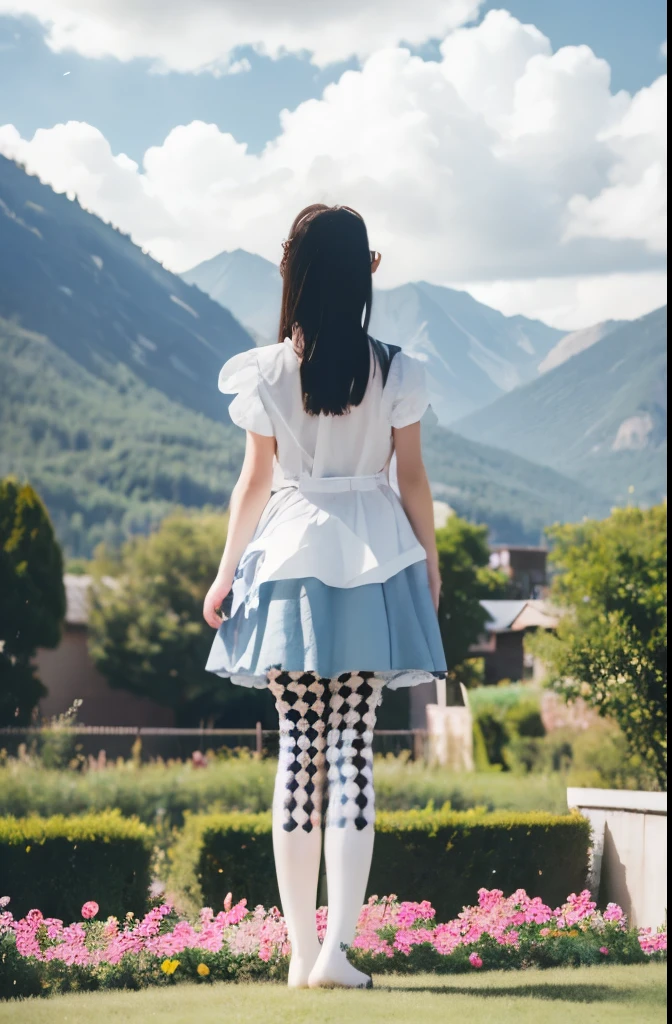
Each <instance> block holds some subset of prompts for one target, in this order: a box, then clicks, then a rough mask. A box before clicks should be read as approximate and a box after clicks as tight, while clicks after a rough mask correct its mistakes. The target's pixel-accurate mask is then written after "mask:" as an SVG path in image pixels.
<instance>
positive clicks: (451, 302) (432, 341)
mask: <svg viewBox="0 0 672 1024" xmlns="http://www.w3.org/2000/svg"><path fill="white" fill-rule="evenodd" d="M182 276H183V278H184V280H185V281H188V282H189V283H190V284H194V285H197V286H198V287H199V288H201V289H202V290H203V291H205V292H207V294H208V295H210V296H211V297H212V298H213V299H216V300H217V301H218V302H221V303H222V304H223V305H225V306H227V308H229V309H230V310H231V311H232V312H233V314H234V316H236V317H237V318H238V319H239V320H240V321H241V323H243V324H245V326H246V327H247V328H248V330H250V331H251V332H252V333H253V334H254V335H255V337H257V338H259V339H260V340H261V342H262V343H265V342H266V341H272V340H274V339H275V335H276V332H277V329H278V316H279V311H280V295H281V282H280V276H279V274H278V268H277V267H276V266H275V264H274V263H270V262H269V261H268V260H264V259H262V257H260V256H253V255H251V254H250V253H247V252H244V251H243V250H242V249H237V250H236V251H235V252H230V253H229V252H223V253H220V255H219V256H215V257H214V258H213V259H211V260H207V261H206V262H205V263H201V264H199V265H198V266H197V267H193V268H192V269H191V270H188V271H186V273H184V274H183V275H182ZM371 333H372V334H374V335H375V336H376V337H378V338H381V339H382V340H383V341H387V342H390V343H392V344H394V345H400V346H401V347H402V348H403V349H405V350H406V351H407V352H412V353H413V354H414V355H416V356H418V357H419V358H420V359H422V360H423V361H424V362H425V363H426V365H427V371H428V380H429V382H430V389H431V394H432V404H433V408H434V411H435V412H436V414H437V416H438V418H439V421H440V422H441V423H442V424H444V425H448V424H450V423H452V422H453V421H454V420H457V419H459V418H460V417H462V416H465V415H467V414H468V413H469V412H471V411H473V410H475V409H479V408H481V406H483V405H487V404H488V403H489V402H491V401H493V400H494V399H495V398H497V397H498V396H499V395H501V394H502V393H503V392H506V391H510V390H511V389H512V388H515V387H517V386H518V385H519V384H521V383H523V382H525V381H528V380H531V379H532V378H534V377H536V376H537V375H538V372H539V371H538V366H539V364H540V363H542V362H543V360H544V359H545V358H546V357H547V355H548V353H549V352H550V351H551V350H552V349H553V348H554V346H555V345H556V344H557V343H558V342H559V341H560V340H561V339H562V338H563V336H564V333H563V332H562V331H557V330H555V329H554V328H552V327H548V326H547V325H546V324H542V323H540V322H539V321H538V320H528V319H526V318H525V317H522V316H513V317H506V316H503V315H502V314H501V313H498V312H497V311H496V310H494V309H490V307H489V306H484V305H483V304H482V303H480V302H477V301H476V299H474V298H472V297H471V295H468V294H467V292H460V291H455V290H454V289H452V288H441V287H439V286H438V285H431V284H427V283H426V282H424V281H420V282H418V283H416V284H406V285H402V286H400V287H399V288H392V289H391V290H389V291H380V290H376V291H375V293H374V301H373V315H372V318H371Z"/></svg>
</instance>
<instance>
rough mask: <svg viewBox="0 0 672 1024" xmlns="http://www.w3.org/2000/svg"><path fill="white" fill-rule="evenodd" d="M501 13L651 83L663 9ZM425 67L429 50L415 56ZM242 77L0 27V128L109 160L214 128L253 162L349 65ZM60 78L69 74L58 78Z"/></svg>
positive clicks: (612, 5) (620, 4)
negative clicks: (86, 132) (171, 135)
mask: <svg viewBox="0 0 672 1024" xmlns="http://www.w3.org/2000/svg"><path fill="white" fill-rule="evenodd" d="M502 6H505V7H506V8H507V9H508V10H509V11H511V13H512V14H514V15H515V16H516V17H517V18H519V19H520V20H521V21H524V22H531V23H533V24H535V25H536V26H537V27H538V28H539V29H541V31H542V32H543V33H544V34H545V35H547V36H548V37H549V38H550V40H551V42H552V44H553V47H554V49H558V48H559V47H560V46H566V45H577V44H581V43H584V44H587V45H588V46H590V47H591V48H592V49H593V50H594V52H595V53H596V54H597V55H598V56H600V57H604V58H605V59H606V60H607V61H608V62H609V64H610V65H611V68H612V76H613V77H612V81H613V87H614V88H615V89H627V90H628V91H630V92H635V91H636V90H637V89H640V88H641V87H642V86H644V85H648V84H649V83H650V82H651V81H652V79H653V78H654V77H655V76H656V75H657V74H659V73H660V71H661V69H662V67H663V62H662V58H661V53H660V46H661V43H662V42H663V41H664V40H665V39H666V37H667V26H666V4H665V0H638V2H637V3H635V2H634V0H509V2H508V3H506V4H501V3H500V4H498V3H486V4H485V5H484V7H483V9H482V14H483V15H484V14H485V13H486V12H487V11H488V10H491V9H498V8H500V7H502ZM417 49H418V50H419V52H421V53H422V54H423V55H425V56H427V57H431V56H433V54H434V50H435V49H436V46H435V45H432V43H428V44H426V45H424V46H421V47H419V48H417ZM237 56H238V57H245V58H246V59H248V60H249V62H250V64H251V70H250V71H248V72H246V73H243V74H238V75H231V76H229V75H225V76H222V77H219V78H216V77H214V76H212V75H210V74H207V73H205V74H198V75H194V74H184V73H175V72H173V73H168V74H152V73H150V72H149V67H150V62H149V61H147V60H134V61H131V62H129V63H122V62H120V61H118V60H115V59H113V58H103V59H94V60H92V59H88V58H85V57H81V56H79V55H77V54H74V53H52V52H51V51H50V49H49V48H48V47H47V45H46V43H45V42H44V28H43V27H42V26H41V25H40V24H39V23H38V22H37V21H35V20H34V19H32V18H28V17H26V18H21V19H19V18H13V17H0V124H2V123H6V122H9V123H12V124H14V125H15V126H16V127H17V128H18V129H19V131H20V133H21V134H22V135H23V136H30V135H32V134H33V133H34V131H35V130H36V129H37V128H45V127H51V126H52V125H54V124H57V123H59V122H62V121H69V120H75V121H87V122H88V123H89V124H93V125H96V126H97V127H98V128H100V130H101V131H102V132H103V134H104V135H105V136H106V137H107V139H108V140H109V141H110V143H111V145H112V148H113V149H114V150H115V151H123V152H125V153H128V155H129V156H131V157H132V158H133V159H135V160H140V159H141V158H142V154H143V153H144V151H145V150H146V149H147V148H148V147H149V146H152V145H157V144H159V143H161V142H162V141H163V139H164V138H165V137H166V135H167V134H168V132H169V131H170V130H171V128H173V127H174V126H175V125H176V124H187V123H189V122H190V121H193V120H202V121H206V122H213V123H214V124H216V125H217V126H218V127H219V128H220V129H221V130H222V131H225V132H231V134H232V135H234V136H235V138H236V139H238V140H239V141H241V142H246V143H247V144H248V146H249V147H250V149H251V151H252V152H258V151H259V150H260V149H261V148H263V146H264V144H265V143H266V142H267V141H268V140H269V139H272V138H274V137H275V136H276V135H277V133H278V130H279V127H280V125H279V114H280V111H281V110H282V109H283V108H285V107H287V108H289V109H293V108H294V107H296V106H297V105H298V104H299V103H300V102H302V101H303V100H306V99H309V98H311V97H319V96H320V95H321V94H322V92H323V90H324V87H325V85H327V84H328V83H329V82H333V81H336V80H337V79H338V78H339V77H340V76H341V74H342V73H343V71H344V70H345V69H346V68H348V67H356V66H357V61H356V60H351V61H348V62H345V63H337V64H334V65H331V66H329V67H327V68H325V69H323V70H321V69H318V68H316V67H315V66H314V65H313V64H311V63H310V61H309V59H308V58H307V57H306V58H303V59H301V58H299V57H295V56H287V57H284V58H282V59H280V60H271V59H270V58H265V57H260V56H258V55H257V54H255V53H254V52H252V51H251V50H249V49H246V48H241V49H240V50H239V51H237ZM66 72H69V74H67V75H66V74H65V73H66Z"/></svg>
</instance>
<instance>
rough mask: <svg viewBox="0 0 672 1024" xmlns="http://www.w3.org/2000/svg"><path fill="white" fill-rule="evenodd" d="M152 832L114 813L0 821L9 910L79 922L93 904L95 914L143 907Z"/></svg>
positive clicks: (0, 862) (0, 870)
mask: <svg viewBox="0 0 672 1024" xmlns="http://www.w3.org/2000/svg"><path fill="white" fill-rule="evenodd" d="M151 838H152V833H151V831H150V829H148V828H147V826H146V825H143V824H142V823H141V822H139V821H138V820H137V819H134V818H132V819H127V818H122V817H121V815H120V814H119V813H118V812H117V811H108V812H106V813H104V814H89V815H86V816H84V817H81V818H65V817H63V816H62V815H56V816H54V817H52V818H38V817H30V818H12V817H7V818H0V878H2V889H3V895H7V896H10V897H11V906H12V912H13V913H14V916H15V917H21V916H23V915H24V914H26V913H27V912H28V911H29V910H31V909H32V908H33V907H37V908H39V909H40V910H41V911H42V913H43V914H44V915H45V917H58V918H60V919H61V920H63V921H72V920H74V919H79V917H80V911H81V907H82V904H84V903H86V902H87V900H95V901H96V902H97V903H98V904H99V906H100V914H101V916H102V917H106V916H108V915H109V914H115V915H117V916H123V915H124V914H126V913H127V912H128V911H129V910H130V911H133V913H135V914H140V913H142V912H143V911H144V910H145V907H146V904H147V898H148V888H149V882H150V858H151V849H152V844H151Z"/></svg>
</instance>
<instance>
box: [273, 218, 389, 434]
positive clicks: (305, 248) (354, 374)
mask: <svg viewBox="0 0 672 1024" xmlns="http://www.w3.org/2000/svg"><path fill="white" fill-rule="evenodd" d="M284 249H285V252H284V256H283V259H282V263H281V265H280V270H281V273H282V277H283V286H282V310H281V313H280V331H279V335H278V341H280V342H282V341H284V339H285V338H287V337H290V338H291V337H294V340H295V343H296V344H297V345H298V348H299V355H300V356H301V389H302V391H303V407H304V409H305V410H306V412H309V413H312V414H313V415H318V414H319V413H327V414H331V415H334V416H339V415H341V414H342V413H345V412H347V411H348V409H349V408H350V407H351V406H354V405H359V404H360V402H361V401H362V399H363V398H364V393H365V391H366V387H367V384H368V382H369V374H370V370H371V347H370V344H369V336H368V329H369V319H370V317H371V299H372V287H371V255H370V251H369V239H368V235H367V232H366V225H365V223H364V221H363V219H362V217H361V216H360V215H359V214H358V213H356V211H355V210H351V209H350V208H349V207H347V206H324V205H323V204H322V203H315V204H313V205H312V206H307V207H306V208H305V210H302V211H301V213H300V214H299V215H298V217H297V218H296V219H295V221H294V223H293V224H292V227H291V230H290V233H289V237H288V239H287V241H286V242H285V243H284Z"/></svg>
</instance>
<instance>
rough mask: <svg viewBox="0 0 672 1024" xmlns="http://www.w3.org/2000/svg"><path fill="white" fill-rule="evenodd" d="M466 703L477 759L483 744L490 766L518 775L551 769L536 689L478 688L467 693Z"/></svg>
mask: <svg viewBox="0 0 672 1024" xmlns="http://www.w3.org/2000/svg"><path fill="white" fill-rule="evenodd" d="M469 702H470V705H471V710H472V714H473V716H474V751H475V754H476V753H477V752H478V754H479V757H480V760H482V749H481V748H482V745H483V744H484V745H485V751H486V754H487V759H488V761H489V763H490V765H491V766H492V767H497V766H499V767H500V768H501V769H504V770H505V771H515V772H518V773H520V772H524V773H527V772H532V771H549V770H551V757H550V752H549V751H548V750H547V749H546V746H545V742H544V740H545V735H546V730H545V729H544V723H543V722H542V719H541V713H540V702H539V692H538V690H536V689H535V688H534V687H531V686H530V685H528V684H525V683H511V684H509V685H507V686H481V687H478V688H477V689H476V690H471V691H470V693H469Z"/></svg>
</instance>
